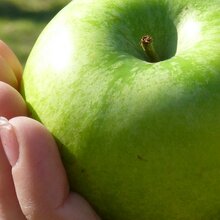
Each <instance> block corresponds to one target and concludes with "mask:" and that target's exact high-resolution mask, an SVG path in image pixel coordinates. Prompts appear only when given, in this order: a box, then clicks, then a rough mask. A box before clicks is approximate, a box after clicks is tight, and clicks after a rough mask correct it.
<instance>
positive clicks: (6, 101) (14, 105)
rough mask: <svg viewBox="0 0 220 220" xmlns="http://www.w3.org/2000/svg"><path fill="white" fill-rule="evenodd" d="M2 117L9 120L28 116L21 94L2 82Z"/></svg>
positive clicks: (0, 84) (0, 97)
mask: <svg viewBox="0 0 220 220" xmlns="http://www.w3.org/2000/svg"><path fill="white" fill-rule="evenodd" d="M0 91H1V93H0V115H1V116H3V117H6V118H7V119H10V118H13V117H16V116H26V115H28V110H27V106H26V103H25V101H24V99H23V98H22V96H21V94H20V93H19V92H18V91H17V90H16V89H14V88H13V87H11V86H10V85H8V84H7V83H4V82H0Z"/></svg>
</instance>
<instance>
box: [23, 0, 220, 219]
mask: <svg viewBox="0 0 220 220" xmlns="http://www.w3.org/2000/svg"><path fill="white" fill-rule="evenodd" d="M219 6H220V2H219V0H210V1H203V0H100V1H97V0H74V1H72V2H71V3H70V4H68V5H67V6H66V7H65V8H64V9H63V10H61V12H60V13H58V15H57V16H56V17H55V18H54V19H53V20H52V21H51V22H50V23H49V24H48V26H47V27H46V28H45V30H44V31H43V33H42V34H41V35H40V37H39V39H38V40H37V42H36V45H35V46H34V48H33V50H32V52H31V54H30V57H29V59H28V61H27V64H26V67H25V71H24V78H23V88H22V92H23V95H24V97H25V99H26V101H27V103H28V105H29V108H30V111H31V112H32V116H33V117H34V118H36V119H38V120H39V121H41V122H42V123H43V124H44V125H45V126H46V127H47V128H48V129H49V131H50V132H51V133H52V134H53V135H54V137H55V138H56V140H57V142H58V143H59V148H60V152H61V155H62V158H63V162H64V165H65V167H66V170H67V173H68V176H69V179H70V184H71V188H72V190H75V191H77V192H79V193H81V194H82V195H83V196H84V197H85V198H86V199H87V200H88V201H89V202H90V203H91V204H92V206H93V207H94V208H95V210H96V211H97V212H98V213H99V214H100V215H101V216H102V218H103V219H105V220H134V219H137V220H180V219H181V220H201V219H204V220H211V219H220V11H219ZM146 35H150V37H149V36H148V37H147V36H146ZM143 36H144V37H143ZM148 38H150V40H151V38H153V43H152V42H151V43H150V44H149V46H147V47H145V44H144V43H143V42H144V41H146V39H147V40H149V39H148ZM141 39H142V43H141V45H142V46H141V45H140V42H141ZM145 43H146V42H145ZM142 47H143V48H142ZM147 48H148V49H147ZM143 49H144V50H143Z"/></svg>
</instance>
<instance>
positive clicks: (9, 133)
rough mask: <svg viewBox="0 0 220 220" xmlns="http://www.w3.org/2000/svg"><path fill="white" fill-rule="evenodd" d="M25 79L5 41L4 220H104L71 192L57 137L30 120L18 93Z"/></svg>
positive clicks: (0, 207) (0, 55)
mask: <svg viewBox="0 0 220 220" xmlns="http://www.w3.org/2000/svg"><path fill="white" fill-rule="evenodd" d="M21 78H22V66H21V64H20V62H19V61H18V59H17V57H16V56H15V55H14V53H13V52H12V51H11V49H10V48H9V47H8V46H7V45H6V44H5V43H4V42H2V41H0V116H2V117H0V219H1V220H15V219H16V220H25V219H28V220H35V219H36V220H50V219H51V220H69V219H71V220H100V218H99V217H98V216H97V215H96V213H95V212H94V211H93V210H92V208H91V207H90V205H89V204H88V203H87V202H86V201H85V200H84V199H83V198H82V197H81V196H80V195H78V194H77V193H73V192H70V191H69V185H68V181H67V176H66V173H65V170H64V167H63V165H62V162H61V159H60V155H59V152H58V148H57V145H56V143H55V141H54V139H53V138H52V136H51V134H50V133H49V132H48V131H47V129H46V128H45V127H44V126H43V125H42V124H40V123H39V122H37V121H35V120H33V119H30V118H28V117H27V115H28V111H27V107H26V104H25V101H24V100H23V98H22V96H21V95H20V94H19V92H18V90H19V84H20V81H21Z"/></svg>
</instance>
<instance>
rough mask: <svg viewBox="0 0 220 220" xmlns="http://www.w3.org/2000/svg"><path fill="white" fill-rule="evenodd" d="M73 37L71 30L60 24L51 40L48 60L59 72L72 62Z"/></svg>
mask: <svg viewBox="0 0 220 220" xmlns="http://www.w3.org/2000/svg"><path fill="white" fill-rule="evenodd" d="M72 40H73V39H72V37H71V35H70V34H69V31H68V30H67V29H66V28H65V27H62V26H60V27H59V32H58V34H56V35H54V36H53V37H52V38H51V40H50V47H49V49H48V47H47V49H48V50H47V53H46V54H47V56H48V61H49V64H50V65H51V66H53V68H54V70H56V72H57V73H61V72H62V70H63V68H64V67H65V66H66V65H67V64H68V63H69V62H70V60H69V59H70V57H71V54H72V53H73V51H74V48H73V47H72V45H73V44H70V42H72ZM54 45H56V46H54Z"/></svg>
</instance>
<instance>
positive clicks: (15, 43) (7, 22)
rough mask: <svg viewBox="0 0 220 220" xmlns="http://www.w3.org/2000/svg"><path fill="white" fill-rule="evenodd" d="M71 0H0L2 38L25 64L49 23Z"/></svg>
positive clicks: (0, 34) (0, 33) (0, 31)
mask: <svg viewBox="0 0 220 220" xmlns="http://www.w3.org/2000/svg"><path fill="white" fill-rule="evenodd" d="M70 1H71V0H0V39H2V40H3V41H5V42H6V43H7V44H8V45H9V46H10V47H11V48H12V49H13V50H14V52H15V53H16V55H17V56H18V58H19V59H20V61H21V62H22V64H23V65H25V62H26V60H27V57H28V55H29V53H30V50H31V48H32V47H33V45H34V43H35V41H36V39H37V37H38V36H39V34H40V33H41V31H42V30H43V28H44V27H45V26H46V25H47V23H48V22H49V21H50V20H51V19H52V18H53V17H54V16H55V14H57V13H58V11H60V10H61V9H62V8H63V7H64V6H65V5H66V4H68V3H69V2H70Z"/></svg>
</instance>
